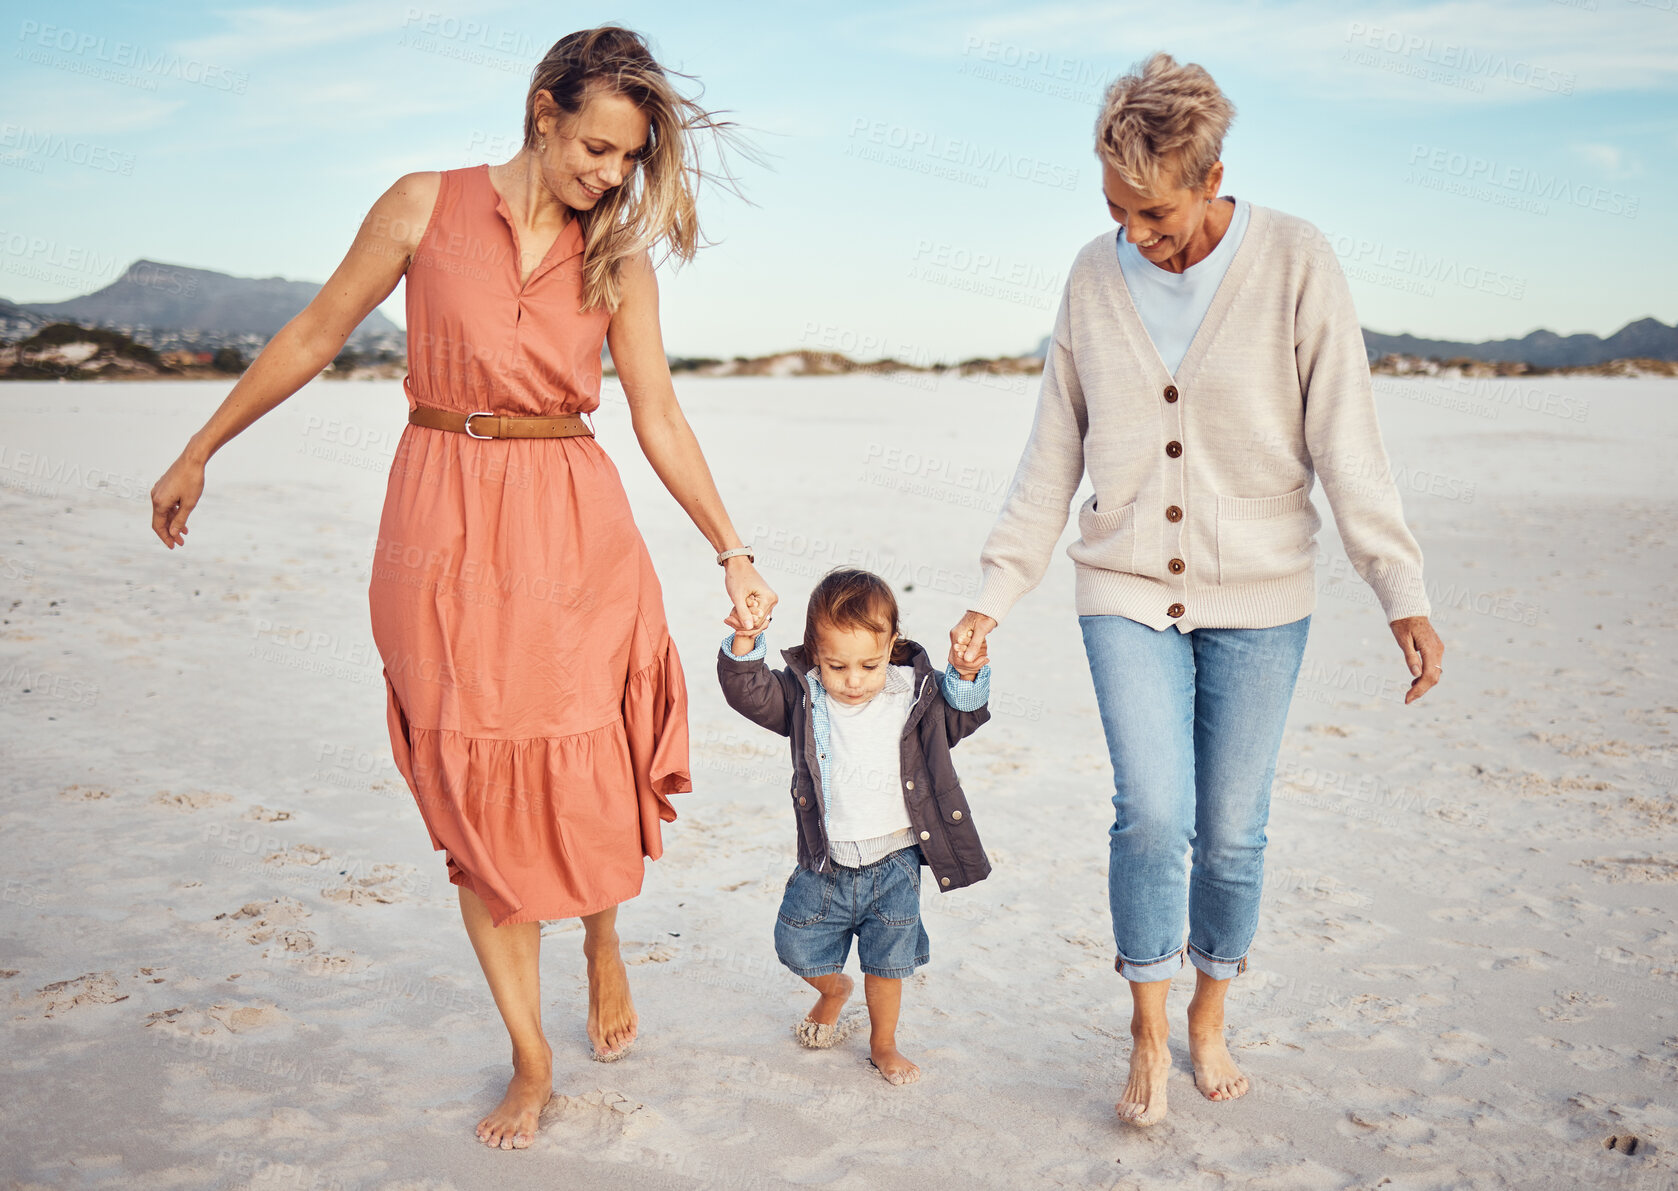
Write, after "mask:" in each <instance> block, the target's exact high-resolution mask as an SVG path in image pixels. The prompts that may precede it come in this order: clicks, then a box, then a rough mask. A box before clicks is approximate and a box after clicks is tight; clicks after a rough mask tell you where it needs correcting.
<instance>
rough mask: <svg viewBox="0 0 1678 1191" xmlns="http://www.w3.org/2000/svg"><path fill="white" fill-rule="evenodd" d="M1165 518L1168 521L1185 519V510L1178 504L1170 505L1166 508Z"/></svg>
mask: <svg viewBox="0 0 1678 1191" xmlns="http://www.w3.org/2000/svg"><path fill="white" fill-rule="evenodd" d="M1165 519H1166V520H1167V521H1181V520H1182V519H1183V510H1182V509H1179V508H1178V507H1177V506H1176V505H1168V506H1167V507H1166V510H1165Z"/></svg>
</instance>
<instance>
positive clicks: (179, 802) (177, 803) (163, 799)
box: [151, 790, 233, 811]
mask: <svg viewBox="0 0 1678 1191" xmlns="http://www.w3.org/2000/svg"><path fill="white" fill-rule="evenodd" d="M151 800H152V803H153V805H155V806H166V807H168V808H169V809H170V810H174V811H201V810H203V809H204V808H205V807H207V806H220V805H221V804H222V803H224V802H232V801H233V795H231V794H219V793H215V792H212V791H209V790H199V791H196V792H194V793H191V794H171V793H170V792H169V791H167V790H163V791H160V792H159V793H157V794H153V795H152V799H151Z"/></svg>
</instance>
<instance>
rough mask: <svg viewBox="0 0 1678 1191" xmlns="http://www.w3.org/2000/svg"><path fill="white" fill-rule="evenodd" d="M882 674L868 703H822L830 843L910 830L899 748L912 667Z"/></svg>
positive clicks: (911, 697)
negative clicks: (882, 679)
mask: <svg viewBox="0 0 1678 1191" xmlns="http://www.w3.org/2000/svg"><path fill="white" fill-rule="evenodd" d="M887 670H888V672H887V674H886V685H885V688H884V689H883V690H881V691H880V693H879V694H877V695H875V696H874V697H873V698H872V699H870V700H869V701H868V702H866V703H860V704H846V703H840V702H839V701H838V700H837V699H831V698H830V699H828V700H827V737H828V741H827V743H828V754H829V755H828V758H827V763H828V786H827V790H826V793H827V806H828V818H827V831H828V840H829V842H830V843H840V842H861V841H867V840H875V839H878V838H879V837H881V836H890V835H895V834H897V833H900V832H907V831H909V829H910V823H909V809H908V807H907V806H906V805H905V804H904V801H903V780H902V773H901V772H900V770H901V753H900V746H901V744H902V741H903V725H904V724H906V723H907V722H908V720H909V712H910V710H912V709H913V707H914V703H915V683H914V676H915V668H914V667H913V666H888V667H887ZM904 846H906V845H904ZM835 851H836V852H837V851H841V850H840V849H835ZM864 863H866V861H864Z"/></svg>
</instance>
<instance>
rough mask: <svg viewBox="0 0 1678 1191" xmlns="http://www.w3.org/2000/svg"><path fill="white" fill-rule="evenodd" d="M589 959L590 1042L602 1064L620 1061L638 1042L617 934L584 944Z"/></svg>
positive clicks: (584, 952) (636, 1020) (626, 972)
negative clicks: (631, 1046)
mask: <svg viewBox="0 0 1678 1191" xmlns="http://www.w3.org/2000/svg"><path fill="white" fill-rule="evenodd" d="M583 954H584V956H586V957H587V959H588V1040H589V1041H590V1042H592V1043H593V1044H594V1057H595V1058H596V1059H599V1060H600V1061H601V1062H603V1063H610V1062H613V1061H614V1060H617V1059H621V1058H623V1056H624V1055H625V1054H627V1053H629V1047H630V1044H631V1043H633V1042H634V1041H635V1031H636V1026H637V1024H638V1019H637V1018H636V1016H635V1005H634V1002H633V1001H631V1000H630V997H629V969H628V968H626V967H624V964H623V956H622V955H620V954H619V953H618V936H617V932H616V931H614V932H612V933H611V934H609V935H603V936H601V937H599V938H598V939H590V940H588V941H587V942H585V943H584V944H583Z"/></svg>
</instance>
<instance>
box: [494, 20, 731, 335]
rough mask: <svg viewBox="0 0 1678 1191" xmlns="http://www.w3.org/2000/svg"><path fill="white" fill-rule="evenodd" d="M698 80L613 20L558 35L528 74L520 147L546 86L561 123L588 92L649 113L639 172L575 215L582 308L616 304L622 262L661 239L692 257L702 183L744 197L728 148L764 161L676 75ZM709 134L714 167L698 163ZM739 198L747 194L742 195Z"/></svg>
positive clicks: (529, 145) (533, 138) (531, 141)
mask: <svg viewBox="0 0 1678 1191" xmlns="http://www.w3.org/2000/svg"><path fill="white" fill-rule="evenodd" d="M672 75H679V76H680V77H682V78H693V77H694V76H692V75H686V74H682V73H681V72H680V71H672V70H668V69H666V68H665V67H663V66H661V65H659V63H658V61H657V59H655V58H654V57H653V55H652V51H651V50H650V49H649V48H648V46H647V42H646V39H645V38H643V37H642V36H641V35H640V34H639V33H636V32H634V31H633V30H630V29H625V28H622V27H621V26H617V25H602V26H600V27H599V28H597V29H583V30H579V31H578V32H576V33H570V34H567V35H566V36H564V37H562V38H560V39H559V40H558V41H556V42H555V43H554V44H553V48H552V49H550V50H549V51H548V52H547V54H546V55H544V56H543V58H542V60H541V61H540V62H539V63H537V64H536V69H535V70H534V71H532V72H531V78H530V90H529V92H528V93H527V94H526V95H525V101H524V147H525V148H526V149H532V150H533V149H535V147H536V142H537V138H538V137H539V136H540V133H539V132H538V131H537V128H536V97H537V96H538V95H539V94H541V93H542V92H544V91H546V92H547V93H548V94H549V95H550V96H552V97H553V101H554V103H555V104H556V105H557V106H558V108H559V111H560V113H561V117H560V118H561V127H562V128H563V127H564V121H565V120H566V119H568V118H575V117H576V116H578V115H580V114H581V112H582V110H583V107H584V105H585V104H586V103H587V102H588V99H589V97H590V96H591V95H592V94H597V93H598V94H606V95H622V96H624V97H625V98H626V99H628V100H629V101H630V102H631V103H633V104H635V106H636V107H637V108H639V109H640V110H641V111H642V113H644V114H645V115H646V117H647V123H648V125H649V129H648V134H647V144H646V148H645V149H644V150H643V152H642V153H641V155H640V156H639V158H638V159H637V160H636V161H635V168H634V170H633V172H631V173H630V174H628V175H627V176H626V177H625V178H624V180H623V182H622V183H621V184H620V185H618V186H616V187H614V188H613V189H612V190H610V191H608V192H607V194H606V195H605V196H604V197H603V198H602V199H601V200H600V202H599V203H598V204H596V205H595V207H594V208H593V209H592V210H588V211H578V212H576V216H577V219H578V220H579V221H580V223H581V225H582V232H583V309H584V310H593V309H596V308H598V307H602V306H604V307H605V308H606V309H607V310H612V311H615V310H616V309H617V307H618V302H619V301H620V299H621V285H620V281H621V277H622V270H623V264H624V262H625V261H626V260H629V259H630V258H632V257H634V256H636V255H637V254H638V253H640V252H642V251H644V250H651V249H652V248H653V247H654V246H655V245H657V244H660V243H662V244H664V245H665V247H666V249H667V252H666V255H667V256H671V255H673V256H675V257H676V258H677V259H679V260H682V261H689V260H692V259H693V255H694V253H695V251H696V250H697V249H698V248H699V246H700V243H701V237H700V231H699V215H698V210H697V206H696V202H695V199H696V195H697V192H698V189H699V184H700V183H701V182H704V181H707V180H711V181H717V180H721V181H722V182H723V183H724V184H725V185H726V187H727V189H729V190H731V191H732V192H733V193H735V194H737V195H738V194H739V193H740V191H739V187H738V183H737V180H736V179H735V177H734V174H733V173H732V171H731V170H730V169H729V168H728V158H727V155H728V151H729V150H730V149H732V150H733V151H735V152H737V153H739V154H740V155H741V156H743V157H745V158H746V159H747V160H750V161H754V162H755V161H758V160H759V155H758V153H757V151H756V149H755V148H754V147H753V146H752V145H751V144H750V143H749V142H747V141H746V140H745V139H744V138H743V137H742V136H741V135H740V133H739V131H738V126H737V125H736V124H735V123H734V122H733V121H731V120H719V119H718V118H717V113H715V112H710V111H707V110H706V109H704V108H703V107H701V106H700V105H699V104H698V103H697V102H696V101H695V100H694V99H691V98H689V97H688V96H685V95H683V94H682V93H681V92H679V91H678V90H677V89H676V87H675V85H674V84H673V83H672V82H671V77H670V76H672ZM704 134H709V137H710V141H711V143H712V145H713V146H714V148H715V151H716V156H717V163H718V164H717V168H716V170H714V171H712V170H709V169H706V168H704V167H702V166H701V165H700V150H701V148H702V147H703V144H702V140H703V137H704ZM742 197H743V196H742Z"/></svg>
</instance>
